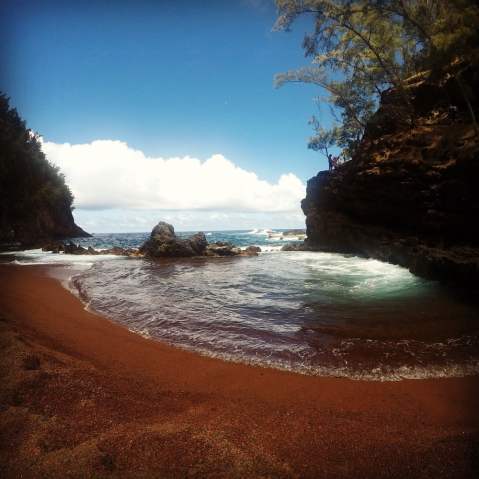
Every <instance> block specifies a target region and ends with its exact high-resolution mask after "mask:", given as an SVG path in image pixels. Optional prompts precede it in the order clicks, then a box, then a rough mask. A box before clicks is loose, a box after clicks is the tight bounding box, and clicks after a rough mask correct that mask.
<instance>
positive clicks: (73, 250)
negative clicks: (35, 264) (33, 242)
mask: <svg viewBox="0 0 479 479" xmlns="http://www.w3.org/2000/svg"><path fill="white" fill-rule="evenodd" d="M42 250H43V251H49V252H51V253H57V254H58V253H64V254H74V255H90V256H93V255H99V254H113V255H116V256H143V255H142V254H141V253H140V252H139V251H138V250H137V249H135V248H121V247H119V246H113V247H112V248H108V249H102V250H97V249H94V248H92V247H91V246H88V248H84V247H83V246H81V245H78V244H75V243H72V242H71V241H69V242H68V243H63V242H61V241H53V242H49V243H47V244H45V245H44V246H43V247H42Z"/></svg>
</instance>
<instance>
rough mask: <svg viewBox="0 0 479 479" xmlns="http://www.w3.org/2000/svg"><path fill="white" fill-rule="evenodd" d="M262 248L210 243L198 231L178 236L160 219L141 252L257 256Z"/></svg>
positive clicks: (154, 256)
mask: <svg viewBox="0 0 479 479" xmlns="http://www.w3.org/2000/svg"><path fill="white" fill-rule="evenodd" d="M260 251H261V248H259V247H257V246H249V247H248V248H246V249H244V250H242V249H241V248H238V247H236V246H235V245H234V244H231V243H227V242H222V241H217V242H216V243H211V244H208V241H207V240H206V236H205V234H204V233H196V234H194V235H193V236H190V237H189V238H186V239H183V238H178V237H177V236H176V234H175V229H174V228H173V226H171V225H170V224H168V223H165V222H164V221H160V222H159V223H158V224H157V225H156V226H155V227H154V228H153V231H152V232H151V235H150V238H149V239H148V240H147V241H145V243H144V244H143V246H142V247H141V248H140V251H139V253H140V254H143V255H145V256H147V257H150V258H161V257H191V256H211V257H219V256H257V255H258V253H259V252H260Z"/></svg>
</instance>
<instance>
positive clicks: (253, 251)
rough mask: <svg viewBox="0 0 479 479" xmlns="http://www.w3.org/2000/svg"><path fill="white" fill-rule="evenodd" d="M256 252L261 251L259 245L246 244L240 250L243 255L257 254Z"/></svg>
mask: <svg viewBox="0 0 479 479" xmlns="http://www.w3.org/2000/svg"><path fill="white" fill-rule="evenodd" d="M258 253H261V248H260V247H259V246H248V247H247V248H245V249H244V250H242V251H241V254H242V255H243V256H258Z"/></svg>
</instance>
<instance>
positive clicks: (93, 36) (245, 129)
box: [0, 0, 327, 229]
mask: <svg viewBox="0 0 479 479" xmlns="http://www.w3.org/2000/svg"><path fill="white" fill-rule="evenodd" d="M275 15H276V12H275V7H274V4H273V2H272V1H271V2H270V1H267V0H264V1H261V0H244V1H242V0H238V1H234V0H231V1H215V0H208V1H204V2H198V1H181V0H179V1H158V0H157V1H121V0H117V1H88V2H82V1H79V0H77V1H65V0H64V1H60V2H54V1H48V0H46V1H42V2H39V1H20V0H17V1H12V2H9V1H4V2H2V5H1V6H0V18H1V20H0V22H1V24H0V30H1V33H0V35H1V38H0V39H1V47H0V48H1V55H2V60H3V61H2V65H3V66H2V72H1V75H0V89H1V90H2V91H5V92H6V93H7V94H8V95H9V96H10V97H11V102H12V104H13V105H14V106H16V107H17V109H18V111H19V112H20V114H21V115H22V117H23V118H25V119H26V121H27V124H28V126H29V127H30V128H32V129H34V130H36V131H38V132H39V133H40V134H41V135H42V136H43V138H44V140H45V141H46V142H49V143H51V144H55V145H60V144H63V143H69V144H72V145H75V144H90V143H92V142H94V141H96V140H111V141H120V142H124V143H126V144H127V145H128V147H129V148H131V149H134V150H139V151H141V152H142V153H143V154H144V156H145V157H148V158H160V157H161V158H171V157H184V156H188V157H193V158H198V159H199V160H201V161H205V160H207V159H208V158H210V157H211V156H212V155H214V154H220V155H223V156H224V157H225V158H226V159H227V160H228V161H229V162H232V163H233V164H234V165H235V166H236V167H238V168H240V169H242V170H245V171H248V172H253V173H255V174H256V175H257V177H258V179H259V180H264V181H266V182H269V183H270V184H272V185H274V184H276V183H277V182H278V180H279V178H280V177H281V175H285V174H288V173H293V174H294V175H295V176H296V177H298V178H299V179H300V180H301V181H302V182H303V183H304V182H305V181H306V180H307V179H308V178H309V177H311V176H313V175H314V174H316V173H317V171H318V170H320V169H324V167H325V163H324V160H322V158H321V157H320V156H319V155H318V154H317V153H315V152H312V151H310V150H308V149H307V147H306V143H307V139H308V137H309V135H310V134H311V130H310V127H309V126H308V124H307V122H308V119H309V118H310V117H311V115H312V114H316V115H318V111H317V109H316V107H315V105H314V103H313V97H314V96H315V95H317V94H318V93H319V92H318V91H317V90H316V89H315V88H314V87H312V86H308V85H297V84H294V85H286V86H284V87H282V88H280V89H275V88H274V87H273V77H274V74H275V73H278V72H281V71H285V70H288V69H291V68H297V67H300V66H302V65H305V64H307V63H308V60H307V59H305V58H304V56H303V52H302V50H301V41H302V38H303V35H304V32H305V30H306V28H307V27H308V25H309V24H308V20H306V19H305V20H303V21H301V22H299V23H298V24H297V25H296V26H295V29H294V30H293V31H292V32H289V33H284V32H280V33H275V32H272V31H271V27H272V25H273V23H274V20H275ZM324 110H325V114H326V111H327V108H325V109H324ZM52 148H53V147H52ZM52 148H50V149H51V150H52ZM55 151H56V150H55ZM62 151H63V150H62ZM47 156H48V154H47ZM49 158H50V157H49ZM52 158H56V156H55V155H54V154H53V153H52ZM58 161H59V162H60V163H61V161H63V163H62V165H63V164H66V160H64V159H63V158H62V159H60V160H58ZM80 161H81V160H78V162H80ZM99 161H101V160H99ZM77 168H78V165H77ZM66 171H67V179H69V175H70V173H69V171H70V170H68V168H67V170H66ZM72 171H73V169H72ZM168 171H170V170H168ZM92 174H95V172H94V171H92ZM111 175H112V177H114V176H115V171H112V172H111ZM76 176H78V174H77V175H76ZM71 177H72V181H77V180H75V175H74V174H73V173H72V176H71ZM220 181H221V180H220ZM78 185H79V184H78V183H75V182H74V183H73V184H72V187H73V189H74V193H76V196H77V198H79V199H81V198H83V197H84V195H83V192H82V191H80V192H79V191H76V190H75V188H77V189H78V188H80V186H78ZM78 193H79V194H78ZM125 194H127V192H125ZM148 204H149V206H148V207H145V206H141V208H140V210H141V211H143V213H142V214H146V213H144V212H145V211H146V209H149V210H150V213H151V214H150V213H149V214H150V216H151V217H154V215H155V214H157V212H154V210H155V208H154V205H152V204H151V202H149V203H148ZM82 205H83V206H82ZM85 205H86V207H84V206H85ZM80 206H82V207H80V208H78V210H77V213H76V214H77V215H79V217H80V218H81V219H82V221H83V223H85V221H86V223H88V222H89V218H94V217H102V218H103V220H102V221H103V223H102V224H98V225H96V226H93V229H99V228H100V229H102V228H103V229H105V228H108V220H107V219H106V218H107V217H108V215H110V217H111V218H115V217H116V216H115V215H119V214H120V208H115V207H113V208H112V207H111V205H109V207H108V209H107V208H105V207H102V205H100V204H98V205H95V204H94V202H93V203H92V202H90V203H88V205H87V203H85V202H80ZM159 206H160V208H158V210H159V211H160V212H161V210H165V208H164V205H162V204H161V205H159ZM170 206H171V205H170ZM132 208H133V209H135V211H136V212H138V211H140V210H138V208H137V206H135V205H133V206H132ZM186 208H187V209H189V210H194V209H195V208H194V207H191V205H189V204H188V205H186ZM116 209H117V210H118V211H116V212H115V210H116ZM129 209H131V208H130V205H128V204H126V205H125V206H124V207H123V210H122V211H121V215H123V216H124V215H125V214H126V213H125V210H129ZM179 209H181V208H179V207H176V206H175V205H173V208H172V210H173V211H176V210H179ZM213 209H214V207H212V206H210V205H205V207H204V208H202V209H201V210H202V211H212V210H213ZM230 210H231V208H230ZM225 211H229V210H228V208H226V209H225V210H224V211H223V213H224V212H225ZM239 212H242V213H245V214H247V213H248V211H242V210H238V211H236V213H239ZM194 213H195V215H197V217H198V218H199V217H200V214H199V213H198V212H194ZM249 213H251V212H249ZM160 214H161V213H160ZM224 214H226V213H224ZM274 214H276V215H277V217H276V218H275V219H274V221H273V219H272V220H271V221H273V222H276V221H280V222H281V218H279V216H278V214H279V213H278V212H275V213H274ZM127 216H128V215H127ZM127 216H126V220H125V221H126V222H128V219H127ZM150 216H148V221H149V218H150ZM267 220H268V218H267V217H266V218H265V217H264V215H263V216H262V217H261V221H267ZM284 220H285V221H286V216H285V217H284ZM192 221H193V222H192V223H191V224H185V227H186V226H189V227H192V228H193V227H194V226H198V227H202V226H203V225H202V224H201V221H199V222H198V221H197V220H192ZM245 221H246V223H245V227H247V225H249V223H248V222H247V220H245ZM254 221H256V220H254ZM254 221H252V222H251V225H250V226H252V227H256V226H261V225H259V224H257V223H254ZM258 221H260V220H258ZM287 221H289V222H291V221H290V220H287ZM114 222H115V221H113V223H114ZM292 222H293V223H295V224H294V225H293V224H285V225H284V226H297V225H298V224H297V221H292ZM196 223H198V224H196ZM253 223H254V224H253ZM208 224H209V223H208ZM212 224H213V226H214V225H216V226H218V227H222V226H225V227H226V226H228V224H224V225H223V224H222V223H221V222H217V223H212ZM92 225H93V223H92ZM113 226H115V225H113V224H112V227H113ZM262 226H268V224H265V225H262ZM87 227H88V225H87ZM116 227H118V225H116ZM90 228H92V226H90Z"/></svg>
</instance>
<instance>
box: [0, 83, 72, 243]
mask: <svg viewBox="0 0 479 479" xmlns="http://www.w3.org/2000/svg"><path fill="white" fill-rule="evenodd" d="M72 203H73V195H72V193H71V191H70V189H69V188H68V186H67V185H66V184H65V178H64V176H63V175H62V174H61V173H60V172H59V169H58V167H56V166H54V165H52V164H51V163H50V162H49V161H48V160H47V159H46V158H45V155H44V154H43V152H42V149H41V142H40V140H39V137H38V136H37V135H36V134H34V133H33V132H32V131H31V130H30V129H28V128H27V127H26V125H25V122H24V121H23V120H22V119H21V118H20V116H19V115H18V113H17V111H16V110H15V109H14V108H11V107H10V105H9V99H8V98H7V97H6V96H5V95H3V94H1V93H0V241H7V240H9V239H10V238H11V237H12V236H13V237H14V235H15V233H16V229H18V228H20V226H19V225H23V224H24V223H25V222H29V223H30V224H32V225H34V224H37V223H40V222H41V221H42V219H45V217H46V216H49V217H50V219H51V218H56V217H58V216H59V215H60V216H61V215H63V212H64V211H66V212H70V211H71V208H72ZM45 221H48V220H45Z"/></svg>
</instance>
